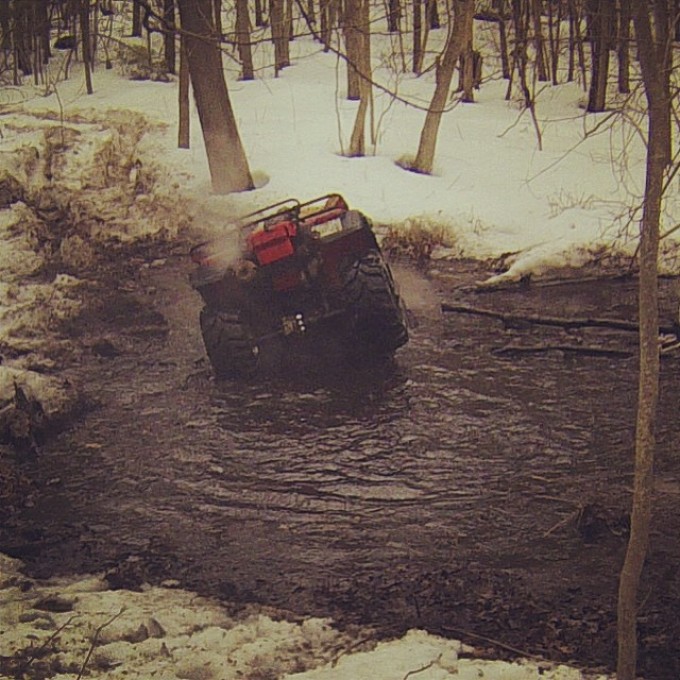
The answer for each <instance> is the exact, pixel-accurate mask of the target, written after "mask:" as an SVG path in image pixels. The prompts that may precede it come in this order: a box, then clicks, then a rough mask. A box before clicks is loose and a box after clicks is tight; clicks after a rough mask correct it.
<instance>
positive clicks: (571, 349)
mask: <svg viewBox="0 0 680 680" xmlns="http://www.w3.org/2000/svg"><path fill="white" fill-rule="evenodd" d="M492 351H493V354H497V355H508V354H509V355H517V354H539V353H541V352H566V353H571V354H585V355H587V356H591V357H595V356H600V357H617V358H622V359H630V358H631V357H632V356H633V354H634V353H633V352H631V351H629V350H625V349H613V348H608V347H596V346H593V345H506V346H505V347H498V348H497V349H494V350H492Z"/></svg>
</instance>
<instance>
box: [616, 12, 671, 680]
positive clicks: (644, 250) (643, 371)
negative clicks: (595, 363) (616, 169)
mask: <svg viewBox="0 0 680 680" xmlns="http://www.w3.org/2000/svg"><path fill="white" fill-rule="evenodd" d="M632 4H633V23H634V26H635V34H636V38H637V49H638V56H639V60H640V68H641V70H642V79H643V82H644V87H645V94H646V98H647V105H648V113H647V120H648V132H647V169H646V182H645V196H644V205H643V212H642V225H641V236H640V251H639V252H640V254H639V262H640V282H639V315H640V375H639V385H638V407H637V422H636V432H635V481H634V490H633V509H632V514H631V527H630V538H629V541H628V550H627V552H626V559H625V562H624V565H623V569H622V571H621V578H620V581H619V600H618V662H617V678H618V680H635V677H636V672H635V670H636V664H637V632H636V626H637V593H638V586H639V583H640V576H641V575H642V568H643V565H644V561H645V557H646V554H647V548H648V546H649V528H650V523H651V519H652V494H653V490H654V489H653V487H654V476H653V466H654V453H655V448H656V438H655V427H656V413H657V404H658V399H659V300H658V256H659V223H660V219H661V206H662V199H663V194H664V177H665V173H666V170H667V169H668V167H669V165H670V161H671V145H672V136H671V106H672V99H671V88H670V77H671V70H672V35H673V33H672V32H673V22H674V20H675V21H678V18H679V15H680V13H679V12H678V8H677V5H675V3H674V0H656V2H654V4H653V6H651V7H650V5H649V4H648V3H647V2H642V1H641V0H640V1H636V2H633V3H632Z"/></svg>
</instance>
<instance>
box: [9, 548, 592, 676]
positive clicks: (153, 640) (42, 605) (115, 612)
mask: <svg viewBox="0 0 680 680" xmlns="http://www.w3.org/2000/svg"><path fill="white" fill-rule="evenodd" d="M371 637H372V636H371V634H370V632H369V631H365V630H355V631H353V632H351V633H350V632H340V631H338V630H337V629H335V628H334V627H333V626H332V625H331V622H330V621H328V620H325V619H317V618H312V619H307V620H305V621H302V622H291V621H287V620H285V619H284V618H283V617H281V616H276V615H274V614H273V613H271V612H270V613H262V612H257V611H254V610H252V609H247V610H244V611H240V612H239V613H233V614H230V613H228V612H227V610H226V609H225V607H224V606H223V605H221V604H220V603H218V602H216V601H214V600H211V599H207V598H203V597H199V596H198V595H196V594H195V593H191V592H188V591H185V590H180V589H174V588H167V587H150V586H148V587H145V588H143V589H142V591H141V592H132V591H128V590H108V589H107V584H106V582H105V581H104V580H103V579H102V578H100V577H98V576H89V577H84V578H69V579H52V580H50V581H36V580H33V579H29V578H27V577H25V576H24V575H23V574H22V573H21V563H20V562H19V561H18V560H13V559H11V558H9V557H6V556H4V555H0V675H8V676H9V675H11V674H13V673H17V672H19V673H27V671H28V669H29V667H30V668H31V670H32V671H33V672H34V673H43V674H44V677H51V676H52V675H56V674H58V675H59V677H60V678H62V679H63V680H75V679H76V678H78V677H79V674H80V673H81V672H82V671H83V669H86V671H85V674H84V675H85V677H89V678H118V677H120V678H130V679H133V680H134V678H139V679H140V680H148V679H149V678H157V679H158V680H179V679H182V680H232V679H233V680H237V679H239V678H250V680H276V679H278V678H281V679H282V680H284V679H285V680H394V679H395V678H398V679H401V678H407V677H408V678H410V677H416V678H418V679H419V680H449V679H451V680H453V679H454V678H455V679H456V680H473V679H474V680H477V679H478V678H487V679H488V680H534V679H536V680H538V678H543V679H546V680H581V679H583V678H586V677H591V678H593V680H595V678H600V679H601V680H604V678H605V676H601V675H598V676H595V675H586V674H584V673H583V672H581V671H579V670H577V669H574V668H569V667H566V666H554V665H551V664H549V663H542V662H539V663H536V662H529V661H520V662H517V663H506V662H501V661H486V660H480V659H474V658H462V656H463V655H468V656H469V655H470V654H471V653H473V650H472V648H470V647H466V646H464V645H462V644H461V643H460V642H458V641H456V640H445V639H443V638H439V637H436V636H433V635H429V634H427V633H425V632H423V631H419V630H413V631H410V632H408V633H407V634H406V635H405V636H404V637H403V638H401V639H399V640H392V641H389V642H380V643H376V642H375V641H371Z"/></svg>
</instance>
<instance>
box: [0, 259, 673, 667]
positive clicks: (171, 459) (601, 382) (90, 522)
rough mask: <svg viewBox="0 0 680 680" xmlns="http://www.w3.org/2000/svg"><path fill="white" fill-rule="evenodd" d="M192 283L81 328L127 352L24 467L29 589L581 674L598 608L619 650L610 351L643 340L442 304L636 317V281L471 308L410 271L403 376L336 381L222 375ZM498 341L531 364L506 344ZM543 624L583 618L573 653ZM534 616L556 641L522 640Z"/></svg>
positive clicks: (620, 361)
mask: <svg viewBox="0 0 680 680" xmlns="http://www.w3.org/2000/svg"><path fill="white" fill-rule="evenodd" d="M444 273H445V274H446V272H444ZM185 274H186V271H185V266H184V265H183V264H180V263H178V262H175V261H172V260H170V261H169V262H168V263H167V264H166V265H165V266H164V267H159V268H157V269H154V268H149V269H144V270H142V272H141V273H140V274H139V276H138V277H137V279H136V281H135V282H134V283H133V284H132V285H130V284H128V285H126V286H121V287H120V288H119V289H118V290H111V289H110V288H108V289H107V292H106V293H102V295H101V296H100V302H99V304H98V305H94V306H93V308H92V311H91V312H90V313H89V315H86V316H85V317H84V319H83V320H82V322H81V325H80V327H79V328H77V329H74V332H75V333H77V334H78V335H79V341H80V342H81V344H82V345H83V346H84V347H88V346H92V345H93V343H94V342H95V341H96V340H97V339H101V338H109V339H112V342H113V344H114V346H115V347H116V348H117V349H118V350H119V353H117V354H116V355H115V356H112V357H101V356H96V354H95V353H93V352H85V354H84V355H83V358H82V361H81V362H80V364H79V365H78V366H74V367H73V368H72V372H73V373H74V374H75V375H76V376H77V377H78V378H79V379H84V380H86V381H87V383H88V384H89V389H90V392H91V393H92V394H94V395H96V397H97V399H98V402H99V405H98V407H97V408H95V409H94V410H93V411H92V412H90V413H89V414H87V415H86V416H84V417H83V419H82V421H81V422H80V423H78V424H76V426H75V428H74V429H73V430H71V431H69V432H67V433H64V434H63V435H61V436H60V437H59V438H58V439H57V440H56V441H55V442H53V443H52V444H51V445H50V446H49V449H48V450H47V451H45V452H44V454H43V455H41V456H40V457H39V459H38V460H36V461H35V462H34V463H29V464H28V465H29V466H30V467H31V470H30V474H31V475H33V476H34V477H35V478H36V479H37V480H38V484H39V487H40V492H39V493H38V494H37V495H36V498H35V500H34V506H33V507H32V508H29V509H27V510H25V511H24V512H23V514H22V515H20V516H19V517H18V518H17V519H16V520H15V522H14V523H13V524H12V525H11V526H9V527H6V528H4V530H3V531H2V533H1V535H0V538H1V545H0V549H2V550H5V551H7V552H10V553H12V554H16V555H19V556H21V557H23V558H24V559H26V560H27V561H28V562H29V565H30V567H31V569H32V570H33V572H34V573H36V574H38V575H49V574H54V573H63V572H72V571H98V570H106V571H107V573H108V574H109V577H110V581H111V583H112V585H122V586H127V587H134V586H136V585H139V584H140V583H142V582H144V581H149V580H150V581H161V580H163V579H169V578H172V579H177V580H179V581H180V582H181V583H182V585H185V586H187V587H190V588H194V589H197V590H199V591H201V592H204V593H210V594H213V595H218V596H223V597H226V598H229V599H230V600H233V601H237V602H239V601H240V602H253V601H254V602H261V603H264V604H270V605H275V606H278V607H282V608H285V609H289V610H294V611H296V612H297V613H302V614H309V613H315V614H332V615H334V616H336V617H339V618H341V619H346V620H361V621H363V622H371V623H380V624H383V625H388V626H393V627H396V628H399V627H407V626H411V625H420V626H426V627H429V628H431V629H433V630H437V631H440V632H441V631H444V632H446V631H447V626H449V627H450V626H453V627H455V626H458V627H465V628H466V629H471V630H478V631H481V632H485V633H486V634H489V635H490V636H491V634H493V637H495V638H496V639H498V635H500V633H499V632H498V630H497V629H496V626H498V625H500V626H501V627H503V628H504V631H505V632H504V634H505V635H506V637H507V636H508V635H509V636H510V637H511V639H512V635H513V629H515V628H517V627H523V628H524V629H525V633H523V636H524V637H523V638H522V636H521V635H520V636H519V638H518V639H523V640H524V642H525V643H527V644H528V643H529V642H531V643H533V645H534V646H533V649H534V650H535V651H537V652H546V653H548V654H551V655H553V656H554V655H555V649H556V648H558V649H559V645H560V644H561V645H562V649H566V650H567V651H566V652H565V655H566V656H567V657H569V655H570V654H573V655H577V654H581V658H582V659H583V658H585V656H584V654H586V652H584V651H583V650H584V649H586V648H590V649H591V651H592V648H593V645H592V644H590V643H589V642H588V636H589V635H592V632H593V631H592V628H591V629H583V630H582V629H581V628H582V624H583V617H586V616H587V615H590V614H586V613H584V612H586V610H587V611H588V612H590V611H591V609H592V611H593V612H595V613H594V614H592V616H594V617H595V619H596V620H597V621H598V623H597V625H598V626H599V628H598V631H599V632H601V633H602V635H603V636H604V637H605V638H607V636H608V635H609V634H610V632H611V631H610V626H611V620H612V613H611V595H612V594H613V592H614V591H615V587H616V575H617V571H618V569H619V567H620V562H621V558H622V555H623V550H624V548H625V512H626V509H627V505H626V504H627V495H628V490H629V487H630V483H631V464H630V459H631V451H632V441H633V428H632V422H633V417H634V409H635V401H636V394H635V381H636V374H635V359H634V358H626V357H625V356H623V355H620V354H619V352H625V351H631V352H634V351H635V345H634V337H631V335H630V334H626V333H620V332H612V331H597V332H596V331H588V330H582V329H576V330H573V331H570V332H566V331H563V330H560V329H552V330H551V329H546V328H541V327H536V326H523V327H519V328H504V327H503V325H502V323H500V322H499V321H497V320H493V319H484V318H480V317H477V316H473V315H467V314H443V315H442V314H440V313H439V312H438V302H439V300H441V299H447V300H449V301H451V300H453V299H460V300H463V301H465V302H466V303H467V304H474V305H476V306H479V307H484V308H487V309H497V310H504V311H515V312H519V311H522V312H524V313H543V314H545V313H550V314H552V315H558V314H563V315H565V316H570V315H571V316H579V317H585V316H606V315H610V316H615V317H619V318H621V317H622V318H631V317H632V316H634V310H635V295H634V292H635V289H634V284H633V283H620V282H617V283H611V284H599V285H598V286H597V287H594V286H593V285H592V284H588V285H581V286H575V285H572V286H555V287H545V288H539V287H536V288H532V289H530V290H525V291H515V292H507V291H506V292H500V293H489V294H485V295H478V294H472V293H465V292H461V290H462V289H461V288H460V284H461V283H463V282H466V281H467V282H469V280H470V279H471V274H469V273H467V272H464V271H463V272H462V273H461V272H457V273H456V272H455V271H453V272H448V275H449V276H450V277H451V278H447V277H446V276H443V275H442V273H441V272H440V273H439V275H438V276H437V275H436V272H435V276H434V278H433V279H432V280H431V281H429V282H426V281H425V280H424V279H423V278H422V277H420V276H415V275H413V274H408V275H407V274H403V276H402V281H403V283H404V285H405V288H406V290H405V293H406V295H407V297H409V296H410V297H411V299H412V300H411V301H412V305H411V306H412V307H413V308H414V314H415V316H416V317H417V318H418V321H419V325H418V327H417V328H416V329H415V330H414V331H413V333H412V341H411V343H410V344H409V345H408V346H407V347H406V348H404V349H403V350H401V351H400V352H399V353H398V356H397V359H396V361H395V362H394V363H392V364H389V365H386V366H378V367H365V366H363V367H347V366H343V367H337V366H333V365H332V364H328V363H327V362H325V361H324V360H323V358H319V354H321V355H323V349H322V348H317V349H318V350H319V352H316V351H315V352H309V353H306V354H305V355H304V356H303V358H302V361H297V360H296V361H293V360H292V359H290V360H288V361H286V360H284V361H283V362H282V363H281V364H280V365H279V366H278V367H277V370H272V371H270V373H269V374H268V375H267V376H266V377H264V378H260V379H259V380H256V381H253V382H237V383H222V384H220V383H215V382H214V381H213V380H212V379H211V377H210V372H209V370H208V369H207V366H206V363H205V359H204V357H203V351H202V346H201V340H200V336H199V334H198V330H197V329H198V323H197V316H198V310H199V301H198V298H197V296H196V295H195V294H194V293H193V292H192V291H191V290H190V289H189V288H188V287H187V286H186V284H185V283H184V276H185ZM150 310H153V311H150ZM508 345H511V346H513V347H517V346H520V347H521V348H523V349H524V351H512V352H504V351H500V352H499V350H502V349H503V348H507V347H508ZM557 346H559V347H562V349H561V350H549V349H548V348H550V347H557ZM565 346H568V347H569V348H580V350H583V349H587V348H596V349H599V350H602V349H608V350H614V352H615V353H614V354H613V355H608V354H592V353H588V352H585V351H580V350H579V351H572V350H570V349H567V350H565V349H564V347H565ZM527 348H528V349H529V350H530V351H526V350H527ZM679 368H680V362H679V361H678V360H677V359H673V358H669V359H666V360H664V362H663V381H662V386H663V395H662V401H661V418H660V421H661V426H660V431H659V452H658V457H659V464H658V473H659V492H658V496H659V498H658V503H659V517H660V521H659V522H658V524H657V525H656V527H655V536H656V539H655V540H656V543H655V545H656V546H658V548H659V550H657V552H656V557H655V558H653V559H656V563H654V565H653V567H654V569H655V571H654V572H653V573H654V574H655V575H656V576H655V578H658V579H662V578H663V579H665V581H664V583H665V585H664V586H663V588H661V586H659V583H660V582H661V581H659V583H656V582H653V583H652V584H651V585H650V586H649V589H650V590H649V592H650V594H649V597H650V598H651V600H650V601H651V602H652V604H651V605H650V606H652V607H656V608H657V609H654V611H655V612H657V610H658V612H661V614H659V616H661V615H662V614H663V612H664V611H665V609H664V607H666V606H670V605H671V604H672V603H673V602H676V603H677V602H678V601H680V583H679V577H678V572H677V569H676V570H675V571H674V572H673V571H672V570H671V571H670V572H669V571H668V569H667V567H668V565H669V564H673V563H674V562H675V563H676V564H677V559H678V556H679V552H680V551H679V550H678V548H677V546H676V545H675V543H676V540H675V536H676V533H675V532H676V530H677V520H673V519H671V518H673V517H674V516H675V515H676V514H677V513H676V512H675V511H676V510H677V505H678V502H679V501H680V460H679V456H678V451H679V450H680V449H679V446H678V445H679V444H680V419H679V418H678V417H677V415H678V406H677V404H678V403H679V402H678V396H679V395H680V370H678V369H679ZM584 510H585V511H586V514H584ZM591 510H592V511H593V512H592V513H591V514H590V515H589V514H587V513H588V512H590V511H591ZM589 517H590V518H591V519H592V518H594V519H592V521H590V520H589V519H588V518H589ZM666 519H668V521H666ZM664 574H665V576H664ZM662 591H663V592H662ZM513 598H514V599H515V600H516V601H515V602H514V604H513V605H512V606H516V608H517V611H515V610H514V609H512V607H511V604H512V601H513ZM603 598H604V600H603ZM607 598H609V599H607ZM603 601H604V602H605V604H603ZM607 602H608V604H606V603H607ZM664 603H666V604H664ZM520 610H521V611H520ZM549 612H552V615H556V614H555V612H561V613H560V616H561V618H562V619H564V620H568V621H572V619H573V621H577V620H578V621H579V623H578V624H576V623H574V625H573V627H576V628H578V629H579V632H578V635H576V636H575V637H577V638H578V640H576V641H573V640H571V638H570V640H569V641H568V642H565V641H564V640H563V639H560V635H561V634H560V633H555V632H554V631H552V632H551V633H550V634H548V633H546V632H545V630H544V629H545V627H546V625H547V623H546V621H547V618H546V617H549V614H548V613H549ZM658 612H657V613H658ZM598 617H599V618H598ZM595 619H593V620H595ZM659 620H660V621H662V620H665V619H663V618H662V619H659ZM536 621H540V622H541V626H542V631H543V632H536V631H534V633H532V635H533V636H534V639H533V640H531V641H527V639H526V638H527V635H529V633H528V632H526V628H527V627H528V626H530V625H533V624H534V623H535V622H536ZM553 623H554V622H553ZM463 624H464V625H463ZM650 625H651V624H650ZM659 625H661V623H659ZM579 626H581V627H579ZM563 627H564V626H563ZM553 628H560V626H558V625H556V624H555V625H553ZM589 631H590V632H589ZM517 634H518V635H519V632H517ZM503 639H506V638H503ZM607 639H609V638H607ZM579 640H580V642H579ZM607 644H609V643H607ZM669 644H670V643H669ZM569 645H571V647H570V646H569ZM655 650H656V648H654V649H652V651H650V654H651V655H652V656H653V655H654V654H656V653H658V654H672V653H674V652H672V651H671V652H667V650H666V649H665V648H663V649H662V650H661V651H658V650H657V651H655ZM591 657H592V658H589V659H588V660H590V661H592V662H595V663H607V662H610V661H611V653H608V652H607V651H606V650H605V651H602V650H600V649H598V650H597V651H592V654H591ZM650 677H653V676H650ZM658 677H663V676H662V675H659V676H658ZM668 677H670V676H668Z"/></svg>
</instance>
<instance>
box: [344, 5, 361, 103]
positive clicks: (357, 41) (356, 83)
mask: <svg viewBox="0 0 680 680" xmlns="http://www.w3.org/2000/svg"><path fill="white" fill-rule="evenodd" d="M363 4H364V0H345V3H344V10H345V12H344V16H343V21H342V27H343V32H344V34H345V54H346V55H347V99H351V100H358V99H361V75H360V62H361V60H362V56H363V55H362V52H363V50H364V35H363V32H362V31H363V26H362V21H363V18H362V13H363Z"/></svg>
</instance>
